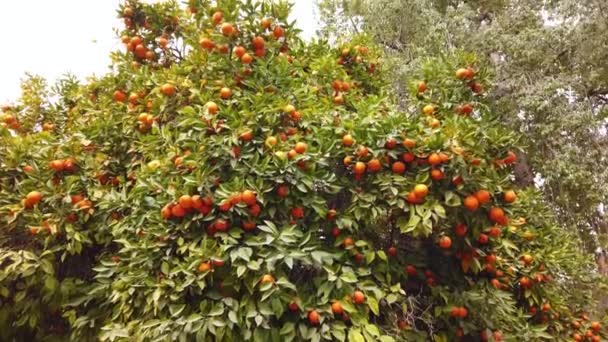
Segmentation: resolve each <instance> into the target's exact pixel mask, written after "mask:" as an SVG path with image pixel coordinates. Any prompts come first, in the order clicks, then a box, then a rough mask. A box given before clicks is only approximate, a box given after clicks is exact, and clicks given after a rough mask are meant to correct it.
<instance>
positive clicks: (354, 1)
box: [319, 0, 608, 252]
mask: <svg viewBox="0 0 608 342" xmlns="http://www.w3.org/2000/svg"><path fill="white" fill-rule="evenodd" d="M319 8H320V15H321V19H322V21H323V23H324V28H323V29H322V33H323V34H324V35H325V36H332V35H333V38H337V37H335V33H336V32H340V33H341V34H344V35H346V36H348V35H350V34H353V33H357V32H360V31H363V30H365V32H367V33H369V34H370V35H371V36H372V37H373V38H374V40H375V41H376V42H378V43H379V44H381V45H382V46H383V47H384V50H385V52H386V53H387V57H388V60H387V63H389V64H390V68H391V70H394V73H393V74H392V81H393V85H394V86H395V89H396V90H397V91H398V92H399V93H401V94H404V93H406V92H407V85H408V82H411V77H410V75H411V73H412V72H413V71H415V70H416V69H417V68H419V66H420V64H421V63H424V61H425V60H426V59H428V58H432V57H435V56H441V55H442V54H444V53H446V51H450V50H458V49H463V50H466V51H471V52H474V53H476V54H477V55H478V56H480V57H481V58H482V59H483V60H484V61H487V64H486V65H487V66H488V67H489V69H490V70H489V72H490V73H491V74H492V75H493V76H492V79H493V83H494V87H493V89H492V90H491V93H490V96H492V97H493V98H494V99H495V101H496V102H495V107H494V109H495V111H496V113H497V114H499V115H500V119H501V121H502V122H503V123H504V124H506V125H508V126H510V127H512V128H513V129H514V130H515V131H517V132H520V133H521V134H522V139H521V142H522V144H524V146H525V147H524V149H523V151H522V153H519V154H518V157H519V161H520V165H519V166H518V167H517V169H516V173H515V176H516V178H517V183H518V184H519V185H522V186H529V185H532V184H534V183H535V178H536V183H537V185H538V186H539V187H540V189H541V190H542V191H543V193H544V196H545V198H546V199H547V200H548V201H549V203H550V205H551V206H552V208H553V209H554V210H555V211H556V212H557V213H558V217H559V219H560V221H561V222H562V223H563V224H564V226H566V227H569V228H572V229H576V230H577V231H578V232H579V233H580V234H581V236H582V237H583V241H584V245H585V248H586V249H587V250H588V251H589V252H592V251H594V249H595V248H596V247H598V246H605V244H606V241H605V239H606V233H608V231H607V229H608V224H607V219H606V214H605V210H604V208H605V205H606V203H607V198H608V197H607V196H608V187H606V186H605V185H604V184H606V182H607V180H608V171H607V170H608V167H607V166H608V159H607V158H606V151H607V149H608V136H607V134H606V127H607V123H608V121H607V119H606V117H607V113H608V110H607V107H606V106H607V105H608V83H607V80H608V51H607V50H606V49H604V48H600V47H602V46H606V44H608V34H607V33H608V14H607V13H608V12H607V11H608V8H607V6H606V3H605V1H603V0H583V1H575V0H573V1H571V0H565V1H535V0H497V1H464V0H462V1H461V0H455V1H439V0H438V1H435V0H431V1H426V0H387V1H372V0H369V1H368V0H321V1H319ZM402 98H404V99H405V98H406V97H402ZM403 105H407V104H405V103H403Z"/></svg>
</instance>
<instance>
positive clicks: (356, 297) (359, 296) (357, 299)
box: [353, 290, 365, 304]
mask: <svg viewBox="0 0 608 342" xmlns="http://www.w3.org/2000/svg"><path fill="white" fill-rule="evenodd" d="M353 302H354V303H355V304H363V303H364V302H365V295H364V294H363V292H361V291H358V290H357V291H355V292H354V293H353Z"/></svg>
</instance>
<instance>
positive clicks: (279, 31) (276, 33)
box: [272, 25, 285, 39]
mask: <svg viewBox="0 0 608 342" xmlns="http://www.w3.org/2000/svg"><path fill="white" fill-rule="evenodd" d="M272 35H273V36H274V37H275V38H277V39H278V38H281V37H283V36H284V35H285V29H284V28H283V27H281V26H278V25H277V26H275V27H274V30H272Z"/></svg>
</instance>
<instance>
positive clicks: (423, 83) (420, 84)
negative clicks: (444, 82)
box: [418, 81, 426, 94]
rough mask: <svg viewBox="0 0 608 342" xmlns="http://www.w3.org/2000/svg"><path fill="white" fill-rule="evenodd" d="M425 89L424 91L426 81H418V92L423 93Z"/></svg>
mask: <svg viewBox="0 0 608 342" xmlns="http://www.w3.org/2000/svg"><path fill="white" fill-rule="evenodd" d="M425 91H426V82H424V81H420V82H419V83H418V93H419V94H422V93H424V92H425Z"/></svg>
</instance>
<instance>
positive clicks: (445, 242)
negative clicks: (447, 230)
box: [439, 235, 452, 249]
mask: <svg viewBox="0 0 608 342" xmlns="http://www.w3.org/2000/svg"><path fill="white" fill-rule="evenodd" d="M439 247H441V248H443V249H449V248H450V247H452V239H450V237H449V236H445V235H444V236H442V237H441V238H440V239H439Z"/></svg>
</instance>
